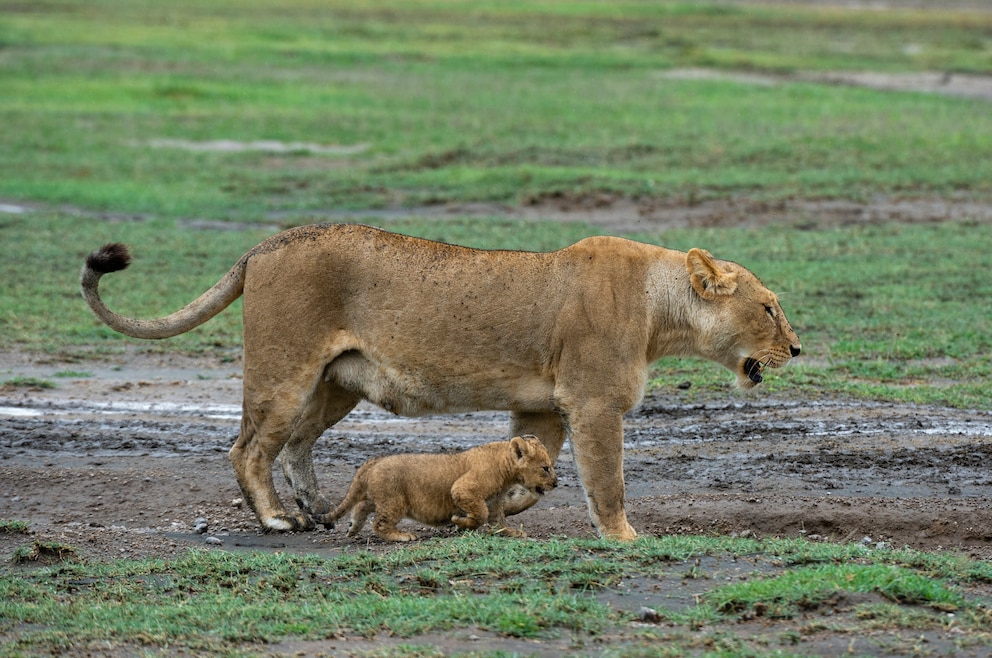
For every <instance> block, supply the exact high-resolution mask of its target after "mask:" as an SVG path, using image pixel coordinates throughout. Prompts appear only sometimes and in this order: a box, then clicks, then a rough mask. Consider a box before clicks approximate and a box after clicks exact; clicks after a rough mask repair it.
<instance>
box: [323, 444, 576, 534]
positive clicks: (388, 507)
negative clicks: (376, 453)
mask: <svg viewBox="0 0 992 658" xmlns="http://www.w3.org/2000/svg"><path fill="white" fill-rule="evenodd" d="M513 485H517V486H520V487H523V488H524V489H526V490H527V491H529V492H530V493H531V494H532V495H534V496H538V497H539V496H542V495H544V493H545V492H547V491H550V490H551V489H553V488H555V487H556V486H558V479H557V478H556V477H555V471H554V467H553V466H552V464H551V457H550V456H549V455H548V451H547V449H545V447H544V445H543V444H542V443H541V442H540V441H539V440H538V439H537V438H535V437H533V436H525V437H519V436H517V437H514V438H512V439H510V440H509V441H495V442H493V443H486V444H485V445H481V446H478V447H475V448H472V449H471V450H466V451H464V452H459V453H454V454H428V455H423V454H418V455H390V456H389V457H377V458H375V459H372V460H370V461H367V462H365V463H364V464H362V466H361V468H359V469H358V472H357V473H356V474H355V477H354V479H353V480H352V482H351V487H349V489H348V494H347V495H346V496H345V499H344V501H343V502H342V503H341V504H340V505H338V507H337V509H335V510H334V511H333V512H331V513H330V514H328V515H326V516H325V517H323V518H321V519H319V521H320V522H322V523H325V524H326V523H334V522H335V521H337V520H338V519H339V518H341V517H342V516H344V515H345V514H347V513H348V511H349V510H350V511H351V525H350V526H349V528H348V536H349V537H354V536H355V535H357V534H358V532H359V531H360V530H361V529H362V527H363V526H364V525H365V519H366V518H367V517H368V515H369V514H371V513H373V512H374V513H375V522H374V523H373V526H372V528H373V530H374V531H375V534H377V535H379V536H380V537H382V538H383V539H385V540H386V541H410V540H412V539H416V538H417V536H416V535H415V534H413V533H410V532H403V531H401V530H399V529H398V528H397V527H396V524H397V523H398V522H399V521H400V519H403V518H410V519H413V520H415V521H420V522H421V523H426V524H428V525H434V526H439V525H446V524H448V523H454V524H455V525H457V526H458V527H459V528H466V529H473V528H478V527H480V526H483V525H485V524H486V523H489V524H490V525H492V526H493V527H494V528H497V529H498V530H499V531H500V532H503V533H506V534H509V535H512V536H514V537H523V536H524V533H523V532H522V531H520V530H517V529H515V528H510V527H508V526H507V525H506V518H505V514H504V510H503V496H501V495H500V494H502V493H504V492H506V491H507V490H508V489H509V488H510V487H511V486H513ZM487 501H488V504H487Z"/></svg>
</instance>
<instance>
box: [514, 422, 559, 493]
mask: <svg viewBox="0 0 992 658" xmlns="http://www.w3.org/2000/svg"><path fill="white" fill-rule="evenodd" d="M510 451H511V456H512V459H513V468H514V473H515V474H516V476H517V484H521V485H523V487H524V488H525V489H527V490H528V491H531V492H533V493H536V494H538V495H539V496H543V495H544V494H545V492H547V491H551V490H552V489H554V488H555V487H557V486H558V478H557V476H555V467H554V465H553V464H552V463H551V456H550V455H549V454H548V450H547V448H545V447H544V444H543V443H541V441H540V440H539V439H538V438H537V437H536V436H534V435H532V434H525V435H524V436H515V437H513V438H512V439H510Z"/></svg>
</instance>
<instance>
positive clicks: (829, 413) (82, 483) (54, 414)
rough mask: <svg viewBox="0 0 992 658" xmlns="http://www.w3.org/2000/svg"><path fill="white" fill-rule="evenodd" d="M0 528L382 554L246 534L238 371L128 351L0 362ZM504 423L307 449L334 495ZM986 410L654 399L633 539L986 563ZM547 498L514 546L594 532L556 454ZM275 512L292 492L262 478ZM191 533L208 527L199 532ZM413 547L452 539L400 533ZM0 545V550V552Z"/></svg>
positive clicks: (165, 548)
mask: <svg viewBox="0 0 992 658" xmlns="http://www.w3.org/2000/svg"><path fill="white" fill-rule="evenodd" d="M3 358H4V362H2V363H0V373H5V374H4V376H3V377H2V379H3V380H5V381H10V380H12V379H18V378H19V379H20V380H21V381H55V382H56V383H57V386H56V387H55V388H41V387H38V386H34V387H32V386H23V385H19V386H12V385H8V386H6V387H4V388H3V389H0V518H4V519H19V520H23V521H28V522H30V523H31V526H32V528H33V529H35V531H36V533H38V534H40V535H42V536H45V537H55V538H60V539H61V540H63V541H65V542H67V543H70V544H72V545H74V546H76V547H77V548H78V549H79V550H80V551H81V552H83V553H88V554H90V555H92V556H94V557H108V558H110V557H120V556H125V555H126V556H135V557H137V556H154V555H159V556H168V555H172V554H175V553H176V552H179V551H183V550H185V549H186V548H187V547H189V546H191V545H202V544H203V542H204V540H205V538H206V537H208V536H210V537H215V538H216V539H219V540H220V541H221V544H219V545H222V546H225V547H228V548H234V549H237V548H250V549H263V550H265V549H272V550H277V549H278V550H294V551H304V552H324V551H330V552H335V551H340V550H347V549H348V548H349V547H355V546H356V545H360V546H365V545H381V542H379V541H378V540H377V539H376V538H375V537H373V536H371V534H370V533H369V532H368V531H367V530H368V529H366V532H363V533H362V535H360V536H359V537H357V538H354V539H348V538H347V537H345V533H344V528H337V529H332V530H324V529H321V530H318V531H315V532H310V533H291V534H285V535H279V534H262V533H260V532H259V531H258V529H257V524H256V522H255V519H254V517H253V515H252V514H251V513H250V511H249V510H247V509H246V508H245V506H244V504H243V502H241V501H240V498H241V494H240V491H239V490H238V487H237V484H236V482H235V480H234V475H233V472H232V470H231V467H230V464H229V462H228V459H227V451H228V449H229V448H230V446H231V445H232V444H233V442H234V439H235V437H236V435H237V432H238V425H239V420H240V378H239V364H238V363H237V362H236V361H233V362H229V363H222V362H220V361H218V360H216V359H211V358H204V359H192V358H188V357H182V356H176V355H154V354H146V353H140V352H130V353H125V354H121V355H118V356H116V357H113V358H111V359H102V360H96V361H93V360H90V361H88V362H86V363H83V364H74V365H72V366H71V370H73V371H76V370H83V369H85V371H86V372H85V373H82V374H77V375H75V376H72V377H65V378H53V373H58V372H60V371H63V372H64V371H66V370H67V369H68V367H67V366H66V365H65V364H59V363H56V362H47V363H46V362H39V361H38V360H37V358H36V357H31V356H30V355H6V356H5V357H3ZM507 427H508V420H507V415H506V414H504V413H495V412H480V413H474V414H464V415H458V416H436V417H428V418H417V419H408V418H399V417H396V416H393V415H390V414H388V413H386V412H384V411H382V410H380V409H377V408H375V407H373V406H371V405H361V406H359V408H357V409H356V410H355V411H353V412H352V413H351V414H349V415H348V416H347V417H346V418H345V419H344V420H343V421H342V422H340V423H339V424H338V425H336V426H334V427H333V428H331V429H330V430H328V431H327V432H326V433H325V435H324V437H323V438H322V439H321V440H320V441H319V442H318V444H317V447H316V450H315V461H316V464H317V472H318V476H319V477H320V480H321V484H322V486H323V488H324V491H325V494H326V495H328V497H329V498H330V499H331V500H332V501H335V502H336V501H337V500H338V499H340V498H341V497H343V495H344V492H345V490H346V488H347V485H348V482H349V481H350V478H351V476H352V475H353V473H354V470H355V468H356V467H357V466H358V465H359V464H361V463H362V462H364V461H365V460H367V459H369V458H371V457H373V456H376V455H382V454H390V453H396V452H410V451H442V450H461V449H465V448H468V447H471V446H473V445H477V444H479V443H483V442H485V441H490V440H496V439H499V438H503V437H504V436H505V432H506V431H507ZM990 457H992V413H990V412H987V411H963V410H956V409H948V408H940V407H921V406H913V405H899V404H882V403H870V402H860V401H851V400H829V399H828V400H817V401H809V400H800V399H789V398H781V397H774V398H769V397H763V396H761V395H760V393H757V392H755V393H748V394H736V393H735V394H729V395H728V397H727V398H726V399H722V400H716V401H711V402H707V403H696V402H691V401H689V400H687V399H686V398H685V394H684V393H683V392H681V391H679V390H678V389H676V388H674V387H673V388H672V389H671V390H670V391H664V390H662V391H657V392H654V393H652V394H650V395H648V397H647V398H646V400H645V402H644V404H643V405H642V406H641V407H640V408H638V409H637V410H635V411H633V412H631V413H630V414H628V416H627V418H626V419H625V461H624V464H625V475H626V482H627V508H628V514H629V516H630V520H631V522H632V523H633V525H634V526H635V527H636V528H637V529H638V531H639V532H641V533H642V534H659V535H660V534H668V533H700V532H702V533H714V534H716V533H725V534H737V535H744V536H748V535H756V536H806V537H809V538H813V539H820V540H834V541H845V540H846V541H862V540H865V538H870V541H871V542H873V543H878V542H884V543H887V544H889V545H893V546H910V547H914V548H920V549H951V550H958V551H962V552H964V553H966V554H969V555H973V556H976V557H985V558H992V469H990V468H989V464H990V463H992V459H990ZM558 472H559V479H560V482H561V486H559V488H558V489H556V490H555V491H554V492H552V493H551V494H550V495H548V496H547V497H546V498H545V499H544V500H543V501H542V502H541V503H539V504H538V505H537V506H536V507H535V508H533V509H531V510H528V511H527V512H524V513H523V514H520V515H518V516H516V517H513V519H512V521H513V522H514V523H515V524H519V525H521V526H522V527H523V529H524V530H525V531H526V532H527V533H528V534H529V535H530V536H531V537H537V538H542V537H549V536H561V535H564V536H570V537H593V536H595V533H594V530H593V528H592V527H591V526H590V523H589V519H588V515H587V513H586V506H585V499H584V495H583V492H582V487H581V486H580V484H579V482H578V479H577V476H576V473H575V468H574V465H573V463H572V460H571V456H570V454H569V451H568V444H566V448H565V451H564V452H563V454H562V456H561V458H560V459H559V462H558ZM276 482H277V484H278V486H279V488H280V495H281V496H282V497H283V499H284V501H286V502H288V503H289V504H292V502H291V501H292V495H291V492H290V490H289V488H288V487H287V486H286V485H285V483H284V482H283V481H282V476H281V474H280V473H279V472H278V467H277V469H276ZM198 519H207V523H208V527H207V532H205V533H203V534H198V533H197V532H195V531H194V526H195V524H196V521H197V520H198ZM410 529H412V530H413V531H414V532H416V533H418V534H419V535H420V536H422V537H430V536H436V535H444V534H450V533H451V532H453V530H450V529H444V528H441V529H434V528H425V527H420V526H418V525H417V524H412V523H411V524H410ZM6 541H9V540H8V539H4V540H2V541H0V549H4V548H6V547H5V546H3V543H4V542H6Z"/></svg>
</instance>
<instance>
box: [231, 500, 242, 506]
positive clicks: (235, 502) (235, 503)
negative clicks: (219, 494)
mask: <svg viewBox="0 0 992 658" xmlns="http://www.w3.org/2000/svg"><path fill="white" fill-rule="evenodd" d="M244 502H245V499H244V498H235V499H234V500H232V501H231V507H241V506H242V505H243V504H244Z"/></svg>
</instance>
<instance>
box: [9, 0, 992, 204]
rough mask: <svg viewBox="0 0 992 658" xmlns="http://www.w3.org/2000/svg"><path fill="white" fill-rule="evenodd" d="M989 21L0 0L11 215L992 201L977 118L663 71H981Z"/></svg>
mask: <svg viewBox="0 0 992 658" xmlns="http://www.w3.org/2000/svg"><path fill="white" fill-rule="evenodd" d="M990 29H992V17H990V15H989V14H988V13H982V12H969V11H965V10H954V9H943V8H942V9H941V10H939V11H937V10H934V11H920V10H905V11H885V12H878V11H866V10H865V11H862V10H857V9H850V8H849V9H840V8H815V7H814V8H802V7H788V8H783V7H778V8H776V7H764V6H763V7H737V6H733V5H723V4H709V3H683V2H652V3H645V2H620V3H611V2H543V3H525V2H499V3H470V2H452V3H437V2H428V1H420V2H417V1H415V2H394V3H362V2H358V3H356V2H343V1H342V2H327V3H320V4H319V5H317V4H314V3H312V2H308V1H306V0H295V1H294V2H290V3H280V4H279V5H278V6H276V5H272V4H271V3H263V2H258V1H257V0H255V1H252V2H212V3H206V4H204V3H192V2H181V3H170V5H169V8H168V9H167V10H165V9H163V8H162V7H161V5H160V3H156V2H148V1H146V2H131V3H128V8H127V10H122V9H121V7H120V6H119V3H116V2H111V1H110V0H102V1H95V2H88V3H86V8H85V11H83V10H80V8H79V6H78V3H76V2H69V1H63V2H51V3H44V4H41V5H37V6H35V5H30V6H29V5H26V4H24V3H11V2H0V48H2V50H0V52H2V55H0V76H2V78H3V80H4V93H3V94H0V198H3V197H7V198H12V199H17V200H22V201H27V200H38V201H44V202H48V203H53V204H62V203H67V204H72V205H75V206H82V207H85V208H88V209H93V210H98V211H106V212H113V213H124V214H130V215H136V214H138V215H155V216H162V217H204V216H205V217H211V218H218V217H224V218H231V219H259V218H264V217H266V216H267V214H269V213H273V212H277V213H295V214H305V213H308V212H314V211H322V210H326V209H338V208H346V207H358V208H362V207H382V206H391V205H406V206H410V205H421V204H434V203H440V202H447V201H497V202H509V203H519V202H527V201H531V200H535V199H538V200H539V199H542V198H545V197H547V196H549V195H554V194H558V193H561V192H567V193H586V192H589V191H590V190H598V191H609V192H612V193H617V194H623V195H629V196H638V197H661V198H667V197H673V196H675V197H693V198H706V197H708V196H717V197H722V196H728V195H738V194H747V195H753V196H762V197H771V198H783V197H789V196H793V195H796V194H802V195H817V196H824V195H826V196H845V197H850V196H870V195H872V194H876V193H879V192H885V193H889V194H907V193H909V194H931V193H950V192H954V193H957V194H963V193H967V194H973V195H980V196H983V197H988V195H989V193H990V192H992V183H990V181H992V158H989V157H987V156H988V154H989V152H990V150H992V141H990V140H992V131H990V130H989V129H988V128H989V123H988V119H987V117H988V112H987V111H986V109H987V108H986V104H985V103H984V102H983V101H978V100H964V99H955V98H944V97H941V96H937V95H922V94H903V93H887V92H875V91H867V90H859V89H850V88H844V87H839V86H822V85H812V84H801V83H787V82H784V83H783V84H780V85H777V86H753V85H746V84H737V83H732V82H726V81H702V80H697V81H691V80H670V79H665V78H664V77H663V76H662V74H663V73H664V71H666V70H668V69H670V68H673V67H685V66H697V67H698V66H703V67H710V68H729V69H735V70H748V71H753V70H759V71H771V72H785V71H792V70H824V69H826V70H838V69H839V70H880V69H881V70H890V71H919V70H947V71H973V72H987V71H989V70H992V42H990V40H989V37H988V34H989V30H990ZM161 138H173V139H177V138H178V139H186V140H193V141H206V140H216V139H232V140H244V141H251V140H260V139H269V140H282V141H285V142H311V143H318V144H327V145H343V146H346V147H356V146H357V147H359V149H360V150H358V151H357V152H353V153H339V154H313V153H308V152H306V151H305V150H299V151H297V152H294V153H288V154H266V153H257V152H256V153H215V152H189V151H186V150H181V149H174V148H152V147H150V146H149V145H148V144H149V142H150V141H151V140H155V139H161Z"/></svg>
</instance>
